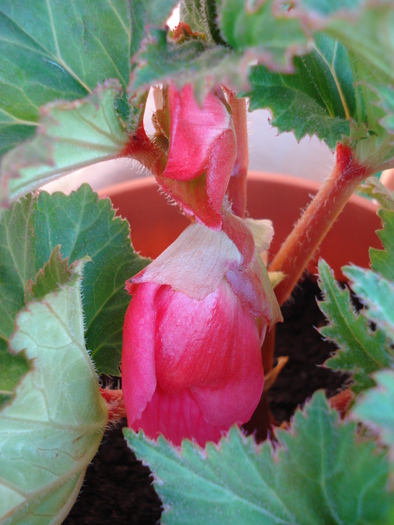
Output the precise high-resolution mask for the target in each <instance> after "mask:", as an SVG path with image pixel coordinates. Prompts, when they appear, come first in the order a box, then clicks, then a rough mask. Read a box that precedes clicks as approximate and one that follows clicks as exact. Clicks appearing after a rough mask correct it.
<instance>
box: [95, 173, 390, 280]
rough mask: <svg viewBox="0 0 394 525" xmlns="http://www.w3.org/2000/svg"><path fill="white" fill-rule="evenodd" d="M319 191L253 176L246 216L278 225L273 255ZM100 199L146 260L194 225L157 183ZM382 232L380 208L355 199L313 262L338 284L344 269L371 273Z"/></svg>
mask: <svg viewBox="0 0 394 525" xmlns="http://www.w3.org/2000/svg"><path fill="white" fill-rule="evenodd" d="M318 188H319V184H318V183H315V182H313V181H309V180H304V179H297V178H295V177H288V176H285V175H276V174H269V173H258V172H250V173H249V175H248V201H247V202H248V206H247V208H248V213H249V215H250V217H253V218H255V219H260V218H265V219H271V220H272V222H273V225H274V229H275V236H274V240H273V243H272V246H271V249H270V255H273V254H274V253H276V251H277V250H278V249H279V247H280V245H281V243H282V242H283V240H284V239H285V238H286V236H287V235H288V233H289V232H290V231H291V229H292V227H293V225H294V223H295V222H296V221H297V219H298V217H299V216H300V210H301V209H304V208H305V207H306V205H307V204H308V202H309V201H310V200H311V196H312V195H314V194H315V193H316V192H317V190H318ZM100 196H101V197H104V196H108V197H110V198H111V200H112V202H113V205H114V207H115V208H117V209H118V214H119V215H121V216H122V217H124V218H127V219H128V221H129V222H130V227H131V238H132V242H133V245H134V247H135V249H136V250H137V251H139V252H140V253H141V254H142V255H145V256H149V257H152V258H155V257H157V256H158V255H159V254H160V253H161V252H162V251H163V250H164V249H165V248H166V247H167V246H168V245H169V244H170V243H171V242H173V241H174V240H175V239H176V238H177V237H178V235H179V234H180V233H181V231H182V230H183V229H184V228H186V226H188V224H190V222H189V220H188V219H187V218H186V217H184V216H182V215H181V214H180V213H179V210H178V208H177V207H176V206H170V205H169V204H168V200H167V199H166V197H165V196H164V195H163V194H162V193H160V192H159V190H158V186H157V185H156V183H155V181H154V178H153V177H148V178H143V179H137V180H132V181H129V182H127V183H123V184H119V185H116V186H112V187H110V188H106V189H104V190H102V191H101V192H100ZM379 227H380V221H379V219H378V217H377V216H376V206H375V205H374V204H373V203H372V202H371V201H369V200H367V199H365V198H363V197H358V196H353V197H352V198H351V200H350V201H349V202H348V204H347V205H346V207H345V209H344V210H343V212H342V214H341V215H340V217H339V219H338V220H337V222H336V223H335V224H334V226H333V228H332V229H331V231H330V233H329V234H328V235H327V237H326V238H325V240H324V241H323V243H322V245H321V247H320V250H319V253H318V254H317V257H316V260H315V262H317V260H318V257H320V256H321V257H323V258H324V259H325V260H326V261H327V262H328V263H329V265H330V266H331V267H332V268H333V269H334V271H335V276H336V278H337V279H341V278H343V276H342V274H341V272H340V268H341V266H343V265H344V264H348V263H354V264H357V265H359V266H364V267H367V266H368V264H369V256H368V247H369V246H371V247H376V248H380V247H381V243H380V241H379V239H378V237H377V235H376V234H375V231H376V230H377V229H378V228H379ZM310 270H311V271H312V272H313V273H315V271H316V265H315V264H312V265H311V267H310Z"/></svg>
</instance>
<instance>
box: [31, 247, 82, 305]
mask: <svg viewBox="0 0 394 525" xmlns="http://www.w3.org/2000/svg"><path fill="white" fill-rule="evenodd" d="M71 275H72V272H71V268H70V267H69V266H68V262H67V260H62V258H61V255H60V244H58V245H57V246H55V248H54V249H53V250H52V253H51V255H50V257H49V261H48V262H46V263H45V264H44V266H43V268H42V269H41V270H40V271H39V272H38V273H37V275H36V277H35V279H34V280H33V279H29V280H28V281H27V283H26V287H25V303H26V304H27V303H28V302H30V301H32V300H33V299H42V298H43V297H45V296H46V295H47V294H48V293H50V292H54V291H56V290H57V288H58V287H59V286H62V285H63V284H67V283H69V282H70V279H71Z"/></svg>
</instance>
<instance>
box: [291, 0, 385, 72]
mask: <svg viewBox="0 0 394 525" xmlns="http://www.w3.org/2000/svg"><path fill="white" fill-rule="evenodd" d="M296 11H297V14H298V15H299V16H300V19H301V20H302V24H303V25H304V26H306V27H307V28H308V29H309V30H312V31H319V32H321V31H324V33H326V34H328V35H329V36H331V37H332V38H335V39H338V40H340V41H341V42H342V43H343V44H344V45H345V46H346V47H347V49H348V50H349V51H352V52H353V53H355V54H356V55H357V56H358V58H359V60H360V61H362V62H364V63H365V64H368V65H370V66H372V67H373V69H374V70H376V71H378V72H379V73H381V74H383V75H385V76H387V77H388V78H389V79H391V81H393V80H394V37H393V29H394V4H393V2H392V1H391V0H381V1H378V2H374V1H371V0H346V1H345V2H343V1H339V0H338V1H335V2H333V1H332V0H299V1H298V2H297V9H296ZM294 15H295V13H294V12H293V16H294Z"/></svg>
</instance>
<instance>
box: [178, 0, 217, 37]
mask: <svg viewBox="0 0 394 525" xmlns="http://www.w3.org/2000/svg"><path fill="white" fill-rule="evenodd" d="M179 14H180V20H181V21H182V22H185V23H186V24H188V25H189V26H190V28H191V29H192V31H195V32H199V33H204V34H205V36H206V38H207V41H208V42H209V43H216V44H224V41H223V38H222V36H221V34H220V31H219V27H218V23H217V6H216V2H215V1H214V0H182V1H181V3H180V13H179Z"/></svg>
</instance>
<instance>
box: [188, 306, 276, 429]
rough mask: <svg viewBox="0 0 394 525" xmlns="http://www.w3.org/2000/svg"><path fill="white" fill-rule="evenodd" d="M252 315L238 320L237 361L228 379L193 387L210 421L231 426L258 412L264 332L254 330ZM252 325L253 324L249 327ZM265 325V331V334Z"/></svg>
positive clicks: (261, 383) (235, 346)
mask: <svg viewBox="0 0 394 525" xmlns="http://www.w3.org/2000/svg"><path fill="white" fill-rule="evenodd" d="M249 319H250V316H249V313H248V312H247V313H246V315H245V316H244V317H242V318H240V319H239V320H238V323H237V324H236V323H234V326H233V332H232V337H233V338H234V349H233V350H234V353H233V355H232V357H233V364H232V367H231V370H230V366H229V365H228V372H229V373H228V375H227V381H226V382H223V383H220V382H218V383H217V386H212V387H208V388H206V387H204V388H203V387H193V388H191V389H190V390H191V392H192V394H193V396H194V398H195V400H196V402H197V404H198V406H199V407H200V409H201V412H202V413H203V416H204V418H205V419H206V420H207V422H208V423H211V424H212V425H215V426H220V427H222V426H223V427H227V426H228V427H230V426H231V425H233V424H234V423H238V424H242V423H246V422H247V421H249V419H250V418H251V417H252V414H253V412H254V411H255V409H256V407H257V405H258V403H259V401H260V398H261V394H262V393H263V386H264V370H263V365H262V360H261V349H260V334H259V333H258V331H257V329H255V330H253V331H252V327H251V326H250V324H249V323H250V321H249ZM248 325H249V326H248ZM265 328H266V326H264V327H263V330H262V331H263V334H262V337H264V334H265Z"/></svg>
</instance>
